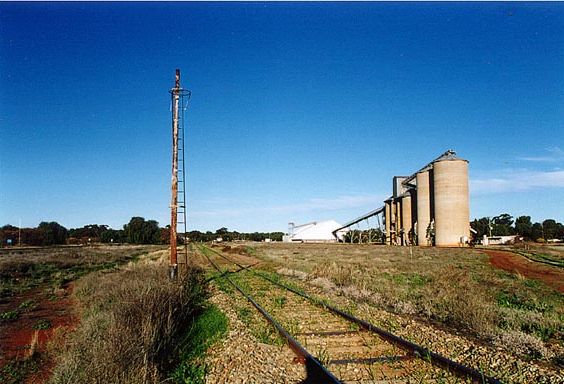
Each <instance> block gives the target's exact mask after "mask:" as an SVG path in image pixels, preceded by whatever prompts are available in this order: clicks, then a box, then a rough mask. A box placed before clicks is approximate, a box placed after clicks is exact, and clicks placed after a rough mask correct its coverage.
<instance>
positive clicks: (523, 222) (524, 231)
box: [515, 216, 534, 240]
mask: <svg viewBox="0 0 564 384" xmlns="http://www.w3.org/2000/svg"><path fill="white" fill-rule="evenodd" d="M532 231H533V223H532V222H531V216H519V217H518V218H516V219H515V232H516V233H517V234H519V235H521V236H523V237H524V238H526V239H533V237H532V234H533V232H532ZM533 240H534V239H533Z"/></svg>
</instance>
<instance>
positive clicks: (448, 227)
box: [433, 157, 470, 246]
mask: <svg viewBox="0 0 564 384" xmlns="http://www.w3.org/2000/svg"><path fill="white" fill-rule="evenodd" d="M433 202H434V218H435V245H438V246H459V245H463V244H464V243H465V242H466V241H467V240H468V238H469V236H470V211H469V205H468V161H467V160H463V159H459V158H456V157H447V158H444V159H439V160H437V161H435V162H434V163H433Z"/></svg>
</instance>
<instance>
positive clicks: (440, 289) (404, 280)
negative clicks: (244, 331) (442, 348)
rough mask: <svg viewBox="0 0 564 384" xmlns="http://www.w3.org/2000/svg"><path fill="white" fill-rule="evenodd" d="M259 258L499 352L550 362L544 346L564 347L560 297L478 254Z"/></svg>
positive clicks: (297, 249) (316, 251)
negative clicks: (503, 348) (501, 349)
mask: <svg viewBox="0 0 564 384" xmlns="http://www.w3.org/2000/svg"><path fill="white" fill-rule="evenodd" d="M255 253H256V255H257V256H258V257H260V258H263V259H265V260H267V261H269V262H271V263H272V265H273V266H274V268H275V269H277V270H278V272H279V273H282V274H285V275H293V276H297V275H298V273H299V272H295V271H300V272H302V273H307V277H305V278H304V277H303V276H301V277H300V279H302V280H304V279H307V280H308V281H309V283H310V284H313V285H316V286H318V287H321V288H322V289H325V290H326V291H331V292H338V293H341V294H344V295H346V296H348V297H350V298H353V299H355V300H357V301H363V302H368V303H371V304H373V305H376V306H378V307H381V308H385V309H387V310H391V311H393V312H396V313H398V314H406V315H418V316H422V317H425V318H428V319H431V320H433V321H438V322H440V323H442V324H444V325H446V326H448V327H451V328H453V329H455V330H457V331H461V330H462V331H465V332H469V333H471V334H473V335H475V336H478V337H480V338H482V339H483V340H486V341H490V342H491V341H493V342H495V343H496V344H498V345H502V342H501V341H502V340H503V342H506V344H505V345H506V348H507V349H510V350H512V351H514V352H517V353H524V354H529V355H530V356H535V357H539V356H545V357H546V356H550V353H549V352H547V349H546V348H544V347H542V346H543V341H544V342H546V341H556V343H555V344H558V343H562V341H563V336H562V334H563V332H564V325H563V324H564V305H563V303H564V301H563V298H562V295H560V294H559V293H558V292H556V291H555V290H553V289H552V288H550V287H548V286H546V285H544V284H542V283H541V282H538V281H536V280H529V279H525V278H523V277H522V276H521V277H519V276H515V275H512V274H509V273H506V272H503V271H500V270H497V269H495V268H493V267H492V266H491V265H490V264H489V262H488V258H487V256H485V255H484V254H482V253H480V252H479V251H478V250H473V249H459V248H455V249H441V248H418V247H414V248H413V249H412V252H410V249H409V248H407V247H386V246H367V245H348V244H257V245H256V250H255ZM279 265H283V266H284V269H280V268H278V267H277V266H279ZM288 271H292V273H286V272H288ZM524 346H527V347H524Z"/></svg>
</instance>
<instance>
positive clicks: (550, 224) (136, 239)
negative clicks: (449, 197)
mask: <svg viewBox="0 0 564 384" xmlns="http://www.w3.org/2000/svg"><path fill="white" fill-rule="evenodd" d="M470 225H471V227H472V228H473V229H474V230H475V231H476V232H477V233H476V234H475V238H476V239H481V238H482V237H483V236H484V235H486V236H490V235H491V236H508V235H518V236H522V237H523V239H524V240H525V241H536V242H545V241H546V240H550V239H560V240H564V225H563V224H562V223H559V222H557V221H556V220H554V219H547V220H544V221H542V222H535V223H533V222H532V220H531V217H530V216H519V217H517V218H515V219H514V218H513V216H511V215H509V214H507V213H503V214H501V215H498V216H494V217H482V218H480V219H474V220H473V221H472V222H471V223H470ZM352 234H353V233H352V232H351V234H349V236H350V235H352ZM354 235H355V237H356V238H358V236H363V237H366V238H367V239H368V238H369V237H370V238H371V239H372V240H373V241H378V240H381V239H382V236H383V234H382V233H381V231H379V230H376V231H373V232H371V233H370V234H369V233H368V232H367V231H361V232H359V231H357V232H354ZM283 236H284V233H283V232H252V233H244V232H238V231H230V230H228V229H227V228H225V227H222V228H219V229H217V230H216V231H215V232H211V231H206V232H201V231H198V230H193V231H190V232H187V233H186V238H187V240H188V241H195V242H209V241H214V240H217V239H219V238H221V239H222V240H223V241H242V240H248V241H265V240H266V239H270V240H272V241H282V237H283ZM178 240H179V243H182V242H183V241H184V236H183V234H179V239H178ZM169 241H170V226H169V225H167V226H166V227H160V226H159V223H158V222H157V221H156V220H145V219H144V218H143V217H132V218H131V220H130V221H129V223H127V224H125V225H124V226H123V229H112V228H110V227H109V226H108V225H99V224H90V225H85V226H84V227H81V228H72V229H67V228H65V227H63V226H62V225H60V224H59V223H57V222H55V221H51V222H41V223H39V225H38V226H37V227H36V228H18V227H16V226H13V225H10V224H7V225H4V226H3V227H1V228H0V244H1V245H2V246H6V245H18V244H20V243H21V244H22V245H30V246H48V245H62V244H91V243H129V244H168V243H169Z"/></svg>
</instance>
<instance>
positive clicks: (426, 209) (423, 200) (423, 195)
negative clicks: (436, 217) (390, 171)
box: [416, 170, 432, 245]
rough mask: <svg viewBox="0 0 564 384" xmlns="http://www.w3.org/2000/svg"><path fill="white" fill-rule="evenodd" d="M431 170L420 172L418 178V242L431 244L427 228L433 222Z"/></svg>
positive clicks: (419, 243)
mask: <svg viewBox="0 0 564 384" xmlns="http://www.w3.org/2000/svg"><path fill="white" fill-rule="evenodd" d="M430 172H431V171H430V170H425V171H422V172H418V173H417V176H416V180H417V182H416V183H417V244H418V245H431V242H430V241H429V240H430V239H428V238H427V228H428V227H429V224H430V223H431V217H432V216H431V180H430V177H429V176H430V175H429V174H430Z"/></svg>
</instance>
